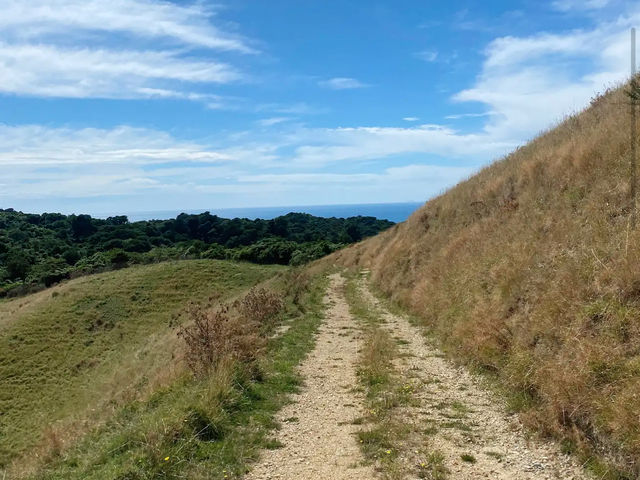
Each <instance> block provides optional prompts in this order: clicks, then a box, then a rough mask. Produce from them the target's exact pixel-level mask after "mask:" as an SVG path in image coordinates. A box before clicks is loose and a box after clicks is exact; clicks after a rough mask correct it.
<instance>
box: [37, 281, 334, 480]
mask: <svg viewBox="0 0 640 480" xmlns="http://www.w3.org/2000/svg"><path fill="white" fill-rule="evenodd" d="M294 282H295V285H294V284H293V283H294ZM270 288H272V289H274V290H275V291H284V292H287V293H288V295H287V296H286V297H285V300H286V303H287V307H286V312H285V314H284V322H285V324H286V325H288V326H289V328H288V330H287V331H286V332H285V333H283V334H282V335H278V336H275V337H273V338H272V339H271V340H270V342H269V344H268V346H267V351H266V352H265V355H264V356H263V358H262V361H261V364H260V368H259V370H260V372H261V376H260V378H252V377H249V376H247V375H246V372H245V371H243V369H242V368H241V367H240V365H238V364H237V363H234V362H222V363H220V364H219V365H217V367H216V369H215V371H213V372H212V373H211V374H210V375H209V376H208V377H206V378H201V379H194V378H193V377H192V376H190V375H183V376H181V377H180V378H178V379H177V381H175V382H173V383H172V384H171V385H169V386H167V387H166V388H163V389H160V390H159V391H157V392H156V393H155V394H154V395H153V396H152V397H151V398H149V399H148V400H145V401H136V402H131V403H129V404H127V405H126V406H124V407H123V408H121V409H119V410H118V411H117V412H116V414H115V415H114V417H113V418H112V420H110V421H109V422H108V423H107V424H105V425H104V426H102V427H100V428H98V429H96V430H95V431H93V432H92V433H91V434H90V435H89V436H88V437H87V438H86V439H85V440H84V441H82V442H81V443H79V444H78V445H76V446H75V447H74V448H73V449H71V450H70V451H68V452H66V453H65V455H64V456H61V457H59V458H57V459H53V460H52V461H51V462H49V464H48V466H47V468H45V469H44V470H42V471H41V472H40V473H38V474H37V475H35V476H34V477H33V478H37V479H47V480H54V479H55V480H58V479H60V480H61V479H65V480H67V479H83V480H84V479H96V480H97V479H107V478H108V479H122V480H124V479H129V480H137V479H140V480H142V479H156V478H165V479H178V478H190V479H205V478H207V479H208V478H239V477H241V476H242V475H244V473H245V472H246V471H247V468H248V463H249V462H250V461H251V460H252V459H255V458H256V457H257V455H258V453H259V450H260V448H274V447H277V446H278V444H277V442H275V441H274V440H272V439H271V438H270V433H271V432H272V430H273V429H274V428H276V427H277V425H276V424H275V422H274V419H273V415H274V414H275V412H276V411H277V410H278V409H279V408H280V407H281V406H282V405H283V404H284V403H285V402H286V401H287V395H288V394H289V393H291V392H294V391H296V389H297V388H298V385H299V384H300V378H299V376H298V375H297V373H296V371H295V367H296V366H297V365H298V363H299V362H300V361H301V360H302V359H303V357H304V356H305V355H306V353H307V352H308V351H309V350H310V349H311V348H312V346H313V344H314V338H315V336H314V333H315V331H316V330H317V328H318V326H319V324H320V322H321V319H322V310H323V305H322V296H323V294H324V290H325V288H326V284H325V281H324V278H323V277H321V276H318V277H315V278H313V279H308V280H305V281H304V282H301V279H300V277H299V276H295V274H294V275H289V274H285V275H282V276H279V277H277V278H275V279H274V280H273V282H271V284H270Z"/></svg>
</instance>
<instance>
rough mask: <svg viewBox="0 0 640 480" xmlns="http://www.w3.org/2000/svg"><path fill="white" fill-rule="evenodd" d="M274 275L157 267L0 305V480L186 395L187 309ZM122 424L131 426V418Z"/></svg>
mask: <svg viewBox="0 0 640 480" xmlns="http://www.w3.org/2000/svg"><path fill="white" fill-rule="evenodd" d="M281 271H282V267H276V266H258V265H252V264H247V263H231V262H224V261H214V260H195V261H181V262H165V263H161V264H156V265H149V266H138V267H132V268H129V269H124V270H118V271H114V272H107V273H103V274H98V275H93V276H87V277H82V278H79V279H76V280H72V281H69V282H67V283H65V284H63V285H59V286H57V287H55V288H53V289H48V290H45V291H42V292H39V293H37V294H34V295H31V296H28V297H26V298H20V299H14V300H10V301H3V302H0V412H2V415H0V438H1V439H2V441H1V442H0V476H1V474H2V472H3V468H6V467H9V466H10V465H13V468H15V470H14V473H15V472H22V471H25V472H28V471H29V470H30V469H31V468H33V467H34V465H36V464H38V463H39V462H41V461H45V460H46V461H47V462H51V461H53V460H56V459H57V458H58V456H59V455H60V453H61V452H62V451H64V450H66V449H68V448H70V447H71V446H73V445H75V444H76V442H77V441H78V440H79V439H81V438H82V437H83V436H85V435H86V434H88V433H89V432H91V431H93V430H94V429H95V428H97V427H99V426H100V425H102V424H103V423H104V422H106V421H108V420H109V419H110V418H111V417H113V416H114V415H117V414H120V415H122V409H123V408H124V407H125V406H127V405H129V408H134V405H135V404H136V402H145V401H147V400H148V399H149V398H150V396H152V395H154V394H157V393H158V392H160V391H162V390H163V389H166V388H168V387H170V386H175V385H182V387H183V390H179V389H178V391H179V392H180V394H181V395H183V396H186V395H187V394H192V393H190V392H191V390H189V389H192V390H193V389H196V388H197V384H194V383H193V382H192V383H190V382H188V381H186V380H185V379H186V378H187V377H185V365H184V362H182V361H181V360H180V357H181V355H182V353H181V352H182V349H181V346H180V342H179V338H178V337H177V336H176V326H177V325H179V324H181V323H182V322H184V321H185V319H184V315H182V313H183V312H185V310H186V309H187V307H188V305H189V304H193V303H197V304H204V305H207V304H211V303H216V302H222V301H227V300H229V299H232V298H234V297H236V296H237V295H239V294H241V293H242V292H244V291H245V290H247V289H249V288H251V287H252V286H254V285H256V284H258V283H260V282H263V281H264V280H266V279H269V278H272V277H273V276H274V275H276V274H278V273H279V272H281ZM181 379H182V380H181ZM176 395H178V394H176ZM178 398H181V397H179V395H178ZM127 418H128V421H129V422H132V423H134V420H135V421H137V420H136V419H137V416H136V415H135V414H134V413H133V410H131V411H129V413H128V414H127ZM112 428H114V427H113V426H112ZM115 430H117V429H115ZM99 437H100V438H105V439H106V438H107V435H106V434H102V435H100V436H99ZM91 451H93V453H94V454H97V453H99V451H98V449H96V448H93V447H92V448H91ZM10 472H11V471H10ZM5 474H6V473H5ZM80 475H81V476H82V475H83V474H82V473H80ZM63 477H64V478H69V477H68V475H66V476H65V475H63ZM10 478H13V477H11V474H10ZM84 478H86V477H84ZM99 478H113V477H110V476H109V474H105V473H104V472H103V473H102V474H101V476H100V477H99Z"/></svg>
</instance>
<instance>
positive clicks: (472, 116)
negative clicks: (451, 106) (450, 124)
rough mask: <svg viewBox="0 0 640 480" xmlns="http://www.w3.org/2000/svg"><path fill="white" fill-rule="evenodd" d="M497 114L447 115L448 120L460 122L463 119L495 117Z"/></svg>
mask: <svg viewBox="0 0 640 480" xmlns="http://www.w3.org/2000/svg"><path fill="white" fill-rule="evenodd" d="M495 114H496V112H484V113H458V114H455V115H447V116H446V117H444V118H446V119H447V120H459V119H461V118H480V117H488V116H490V115H495Z"/></svg>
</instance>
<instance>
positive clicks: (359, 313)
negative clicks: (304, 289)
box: [345, 276, 413, 480]
mask: <svg viewBox="0 0 640 480" xmlns="http://www.w3.org/2000/svg"><path fill="white" fill-rule="evenodd" d="M358 281H359V280H358V279H357V277H354V276H349V278H348V281H347V283H346V285H345V296H346V299H347V302H348V304H349V310H350V312H351V314H352V315H354V317H356V319H358V320H359V321H360V322H361V325H362V326H363V327H364V329H365V333H366V338H365V342H364V345H363V347H362V350H361V352H360V361H359V367H358V379H359V382H360V385H361V387H362V389H363V390H364V392H365V406H366V408H367V412H368V414H367V416H366V417H365V418H362V419H358V424H365V423H366V424H367V426H366V428H364V429H362V430H360V431H359V432H358V440H359V442H360V447H361V450H362V453H363V455H364V457H365V459H366V460H367V461H369V462H372V463H375V464H376V466H377V468H378V469H379V470H380V471H381V472H382V474H383V478H385V479H389V480H391V479H400V478H404V475H405V473H406V472H404V468H403V465H402V461H401V458H400V456H401V451H402V449H403V448H404V447H405V445H404V444H405V442H406V439H407V436H408V435H409V434H410V428H409V427H408V425H407V424H406V423H405V422H404V421H403V419H402V418H401V417H400V416H399V415H397V408H398V407H400V406H402V405H406V404H408V403H409V402H410V401H411V396H412V393H413V388H412V385H410V384H406V383H405V384H403V383H402V381H401V378H400V377H399V375H398V372H397V371H396V369H395V368H394V366H393V360H394V359H395V358H397V357H398V356H399V355H400V352H399V350H398V345H399V343H398V341H397V339H395V338H393V336H392V335H391V333H390V332H389V331H388V330H386V329H384V328H382V326H381V325H382V324H383V317H382V314H381V312H380V311H379V310H378V309H377V308H375V307H374V306H373V305H370V304H368V303H367V302H366V301H365V300H364V298H363V296H362V293H361V292H360V289H359V286H358Z"/></svg>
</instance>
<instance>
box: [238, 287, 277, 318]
mask: <svg viewBox="0 0 640 480" xmlns="http://www.w3.org/2000/svg"><path fill="white" fill-rule="evenodd" d="M233 306H234V308H235V309H236V310H237V311H238V313H239V314H240V315H241V316H242V317H243V318H244V319H246V320H248V321H250V322H258V323H260V324H263V325H264V324H265V323H267V322H268V321H269V320H272V319H273V318H274V317H275V316H276V315H277V314H278V313H279V312H280V311H281V310H282V307H283V302H282V297H281V296H280V295H278V294H277V293H272V292H269V291H267V290H265V289H264V288H260V289H256V288H252V289H251V290H249V293H247V294H246V295H245V296H244V297H243V298H242V300H236V301H235V302H234V304H233Z"/></svg>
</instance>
